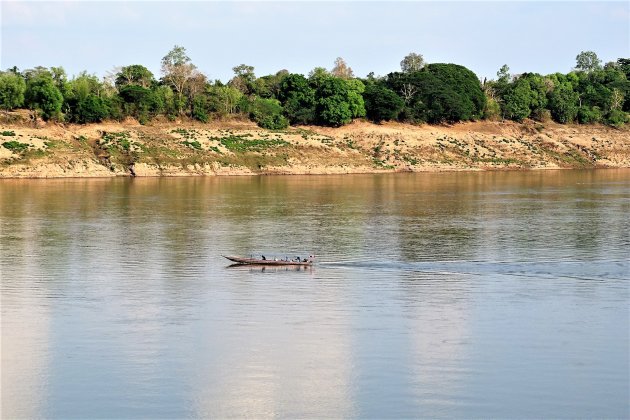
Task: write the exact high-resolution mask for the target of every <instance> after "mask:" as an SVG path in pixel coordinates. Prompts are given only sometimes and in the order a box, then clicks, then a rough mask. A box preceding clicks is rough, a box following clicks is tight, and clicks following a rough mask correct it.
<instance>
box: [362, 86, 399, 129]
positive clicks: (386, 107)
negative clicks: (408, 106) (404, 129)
mask: <svg viewBox="0 0 630 420" xmlns="http://www.w3.org/2000/svg"><path fill="white" fill-rule="evenodd" d="M363 99H364V100H365V111H366V115H367V117H368V118H369V119H370V120H371V121H374V122H375V123H380V122H381V121H389V120H395V119H396V118H397V117H398V114H400V111H402V109H403V107H404V106H405V102H404V101H403V100H402V98H401V97H400V96H398V95H397V94H396V92H394V91H393V90H391V89H388V88H387V87H385V86H384V85H382V84H381V83H368V84H367V85H366V87H365V92H364V93H363Z"/></svg>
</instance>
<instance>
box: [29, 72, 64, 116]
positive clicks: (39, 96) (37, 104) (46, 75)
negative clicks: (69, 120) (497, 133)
mask: <svg viewBox="0 0 630 420" xmlns="http://www.w3.org/2000/svg"><path fill="white" fill-rule="evenodd" d="M24 102H25V105H27V106H28V107H29V108H31V109H37V110H39V111H41V114H42V117H43V118H44V119H45V120H48V119H51V118H52V119H61V105H62V104H63V96H62V95H61V92H60V91H59V89H58V88H57V86H55V83H54V81H53V78H52V74H51V73H50V72H48V71H47V70H43V71H38V72H37V73H36V74H34V75H33V77H31V78H29V79H28V80H27V82H26V92H25V99H24Z"/></svg>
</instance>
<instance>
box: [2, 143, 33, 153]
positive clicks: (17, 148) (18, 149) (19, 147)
mask: <svg viewBox="0 0 630 420" xmlns="http://www.w3.org/2000/svg"><path fill="white" fill-rule="evenodd" d="M2 146H4V148H5V149H9V150H10V151H12V152H14V153H22V152H24V151H26V150H27V149H28V148H29V147H30V146H29V145H28V144H26V143H20V142H19V141H15V140H11V141H5V142H4V143H2Z"/></svg>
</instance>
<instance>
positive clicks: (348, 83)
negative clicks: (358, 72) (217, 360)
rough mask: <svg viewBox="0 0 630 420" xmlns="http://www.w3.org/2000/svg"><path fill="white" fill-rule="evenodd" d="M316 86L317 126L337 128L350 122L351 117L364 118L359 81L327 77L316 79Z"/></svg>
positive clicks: (362, 87)
mask: <svg viewBox="0 0 630 420" xmlns="http://www.w3.org/2000/svg"><path fill="white" fill-rule="evenodd" d="M318 84H319V86H318V87H317V90H316V91H315V115H316V118H317V122H318V123H319V124H321V125H327V126H331V127H339V126H342V125H344V124H347V123H349V122H350V121H352V118H353V117H361V116H365V106H364V104H363V97H362V96H361V92H362V91H363V89H364V86H363V83H362V82H361V81H359V80H354V79H350V80H344V79H341V78H338V77H334V76H327V77H321V78H320V79H318Z"/></svg>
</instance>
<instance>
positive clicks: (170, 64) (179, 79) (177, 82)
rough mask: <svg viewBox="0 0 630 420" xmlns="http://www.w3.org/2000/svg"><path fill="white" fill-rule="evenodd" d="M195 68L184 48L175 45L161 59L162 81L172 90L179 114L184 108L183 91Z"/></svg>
mask: <svg viewBox="0 0 630 420" xmlns="http://www.w3.org/2000/svg"><path fill="white" fill-rule="evenodd" d="M195 69H196V67H195V66H194V65H193V64H192V63H191V62H190V58H189V57H188V56H187V55H186V48H184V47H180V46H178V45H175V46H174V47H173V49H172V50H171V51H169V53H168V54H166V55H165V56H164V58H162V74H163V77H162V81H163V82H164V83H165V84H166V85H168V86H170V87H172V88H173V91H174V93H175V96H176V100H175V107H176V109H177V112H178V113H179V114H182V110H183V108H184V104H185V101H184V89H185V87H186V82H187V81H188V79H189V78H190V77H191V76H192V75H193V72H194V70H195Z"/></svg>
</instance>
